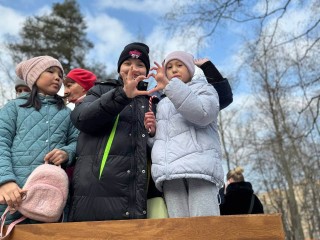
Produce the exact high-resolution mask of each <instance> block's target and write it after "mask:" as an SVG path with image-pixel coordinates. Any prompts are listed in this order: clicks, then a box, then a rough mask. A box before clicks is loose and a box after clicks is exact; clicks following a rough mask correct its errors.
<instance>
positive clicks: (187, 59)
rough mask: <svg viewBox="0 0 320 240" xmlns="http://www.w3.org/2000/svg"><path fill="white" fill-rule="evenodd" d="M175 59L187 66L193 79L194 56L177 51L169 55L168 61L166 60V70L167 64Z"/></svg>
mask: <svg viewBox="0 0 320 240" xmlns="http://www.w3.org/2000/svg"><path fill="white" fill-rule="evenodd" d="M174 59H176V60H179V61H181V62H183V63H184V65H186V67H187V68H188V70H189V73H190V75H191V78H192V77H193V75H194V71H195V66H194V58H193V55H192V54H190V53H187V52H183V51H175V52H172V53H169V54H168V56H167V57H166V59H165V60H164V68H165V69H166V68H167V64H168V63H169V62H170V61H171V60H174Z"/></svg>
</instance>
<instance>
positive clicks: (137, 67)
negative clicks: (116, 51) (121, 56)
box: [120, 58, 147, 78]
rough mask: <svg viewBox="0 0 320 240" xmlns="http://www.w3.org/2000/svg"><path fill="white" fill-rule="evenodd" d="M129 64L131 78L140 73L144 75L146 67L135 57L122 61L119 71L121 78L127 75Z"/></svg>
mask: <svg viewBox="0 0 320 240" xmlns="http://www.w3.org/2000/svg"><path fill="white" fill-rule="evenodd" d="M131 66H133V71H132V73H133V78H136V77H138V76H141V75H143V76H146V74H147V68H146V66H145V65H144V64H143V62H142V61H141V60H140V59H137V58H129V59H127V60H126V61H124V62H123V63H122V64H121V66H120V73H123V75H122V77H123V78H126V77H127V76H128V72H129V69H130V67H131Z"/></svg>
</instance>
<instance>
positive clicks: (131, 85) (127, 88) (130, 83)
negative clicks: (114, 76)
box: [120, 66, 149, 98]
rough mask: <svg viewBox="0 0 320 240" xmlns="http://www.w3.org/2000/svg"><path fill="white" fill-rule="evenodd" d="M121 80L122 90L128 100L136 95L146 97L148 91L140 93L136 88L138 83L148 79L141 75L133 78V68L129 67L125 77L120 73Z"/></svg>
mask: <svg viewBox="0 0 320 240" xmlns="http://www.w3.org/2000/svg"><path fill="white" fill-rule="evenodd" d="M120 75H121V77H122V80H123V84H124V86H123V90H124V92H125V93H126V95H127V97H128V98H134V97H136V96H138V95H147V94H148V91H140V90H138V89H137V86H138V84H139V82H141V81H143V80H144V79H147V78H148V77H149V76H148V77H145V76H143V75H140V76H138V77H136V78H135V77H134V75H133V67H132V66H131V67H130V69H129V72H128V74H127V76H125V73H123V72H121V73H120Z"/></svg>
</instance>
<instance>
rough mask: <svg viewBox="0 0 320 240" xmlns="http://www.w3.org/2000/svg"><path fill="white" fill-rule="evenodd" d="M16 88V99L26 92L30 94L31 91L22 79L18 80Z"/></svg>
mask: <svg viewBox="0 0 320 240" xmlns="http://www.w3.org/2000/svg"><path fill="white" fill-rule="evenodd" d="M14 88H15V90H16V97H18V96H19V95H20V94H21V93H24V92H27V93H28V92H30V91H31V89H30V88H29V87H28V85H27V84H26V83H25V82H24V81H23V80H20V79H17V80H16V84H15V86H14Z"/></svg>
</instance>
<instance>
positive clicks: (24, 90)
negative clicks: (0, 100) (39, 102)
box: [16, 86, 31, 96]
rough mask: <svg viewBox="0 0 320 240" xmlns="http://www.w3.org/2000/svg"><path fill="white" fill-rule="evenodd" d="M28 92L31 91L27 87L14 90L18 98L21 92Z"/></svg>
mask: <svg viewBox="0 0 320 240" xmlns="http://www.w3.org/2000/svg"><path fill="white" fill-rule="evenodd" d="M30 91H31V90H30V88H29V87H27V86H19V87H17V89H16V94H17V96H19V95H20V94H21V93H23V92H30Z"/></svg>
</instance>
